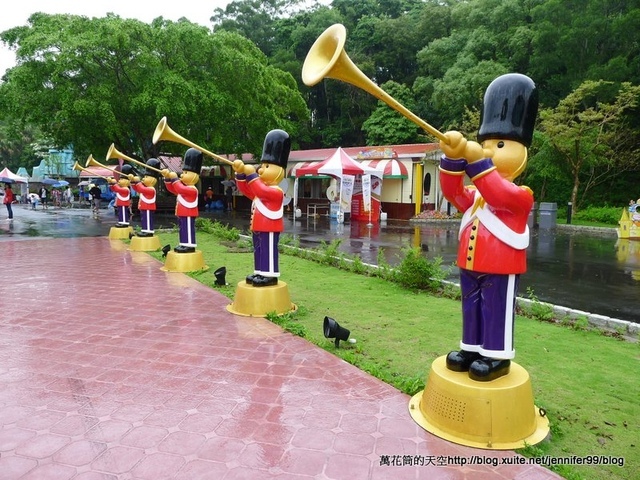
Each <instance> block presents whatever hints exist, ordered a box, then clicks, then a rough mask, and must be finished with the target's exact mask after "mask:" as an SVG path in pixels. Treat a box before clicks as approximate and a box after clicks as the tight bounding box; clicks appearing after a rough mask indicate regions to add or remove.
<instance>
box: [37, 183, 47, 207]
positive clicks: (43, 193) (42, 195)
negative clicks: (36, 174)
mask: <svg viewBox="0 0 640 480" xmlns="http://www.w3.org/2000/svg"><path fill="white" fill-rule="evenodd" d="M38 194H39V196H40V202H41V203H42V209H43V210H45V209H47V208H49V205H47V202H48V201H49V192H48V191H47V189H46V188H45V186H44V185H43V186H42V187H40V191H39V192H38Z"/></svg>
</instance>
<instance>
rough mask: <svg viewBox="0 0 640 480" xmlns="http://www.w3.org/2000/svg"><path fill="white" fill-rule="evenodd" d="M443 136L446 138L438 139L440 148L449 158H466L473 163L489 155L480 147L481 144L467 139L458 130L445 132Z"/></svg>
mask: <svg viewBox="0 0 640 480" xmlns="http://www.w3.org/2000/svg"><path fill="white" fill-rule="evenodd" d="M444 136H445V139H446V140H445V139H443V140H440V149H441V150H442V152H443V153H444V155H445V156H446V157H447V158H448V159H450V160H466V161H467V162H469V163H473V162H477V161H478V160H482V159H483V158H488V157H490V156H491V155H490V152H489V151H488V150H485V149H483V148H482V145H480V144H479V143H478V142H474V141H469V140H467V139H466V138H464V136H463V135H462V133H460V132H456V131H455V130H452V131H449V132H446V133H445V134H444Z"/></svg>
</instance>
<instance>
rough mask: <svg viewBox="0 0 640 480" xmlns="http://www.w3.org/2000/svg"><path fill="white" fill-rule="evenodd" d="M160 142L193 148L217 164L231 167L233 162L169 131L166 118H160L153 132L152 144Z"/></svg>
mask: <svg viewBox="0 0 640 480" xmlns="http://www.w3.org/2000/svg"><path fill="white" fill-rule="evenodd" d="M160 140H167V141H170V142H175V143H181V144H182V145H187V146H188V147H191V148H195V149H196V150H200V151H201V152H202V153H204V154H205V155H208V156H210V157H212V158H215V159H216V160H218V161H219V162H222V163H227V164H229V165H233V162H232V161H230V160H229V159H227V158H224V157H221V156H220V155H216V154H215V153H213V152H210V151H209V150H207V149H205V148H202V147H201V146H200V145H197V144H195V143H193V142H191V141H189V140H187V139H186V138H184V137H183V136H181V135H178V134H177V133H176V132H174V131H173V130H171V127H169V124H168V123H167V117H162V118H161V119H160V121H159V122H158V125H157V126H156V129H155V131H154V132H153V143H154V144H156V143H158V142H159V141H160Z"/></svg>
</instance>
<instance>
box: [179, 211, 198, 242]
mask: <svg viewBox="0 0 640 480" xmlns="http://www.w3.org/2000/svg"><path fill="white" fill-rule="evenodd" d="M178 230H179V235H178V236H179V240H180V242H179V243H180V245H184V246H185V247H194V248H195V247H197V245H196V217H178Z"/></svg>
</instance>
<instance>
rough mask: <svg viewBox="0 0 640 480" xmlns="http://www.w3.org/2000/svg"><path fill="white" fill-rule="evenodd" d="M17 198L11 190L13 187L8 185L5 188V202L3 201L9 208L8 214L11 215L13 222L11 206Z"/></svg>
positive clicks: (10, 218)
mask: <svg viewBox="0 0 640 480" xmlns="http://www.w3.org/2000/svg"><path fill="white" fill-rule="evenodd" d="M15 199H16V197H15V195H14V194H13V190H11V185H10V184H8V183H6V184H5V186H4V200H3V201H2V202H3V203H4V204H5V205H6V206H7V213H8V214H9V220H13V207H12V206H11V205H12V204H13V202H14V201H15Z"/></svg>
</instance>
